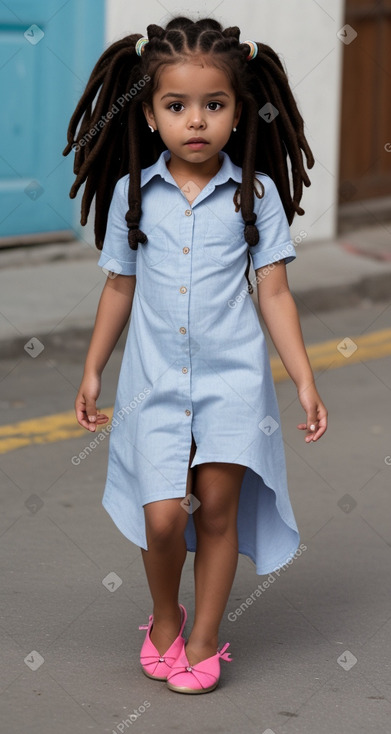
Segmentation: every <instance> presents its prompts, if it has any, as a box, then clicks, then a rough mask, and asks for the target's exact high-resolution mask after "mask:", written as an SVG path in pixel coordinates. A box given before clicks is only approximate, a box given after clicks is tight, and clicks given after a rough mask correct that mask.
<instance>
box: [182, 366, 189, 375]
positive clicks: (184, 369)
mask: <svg viewBox="0 0 391 734" xmlns="http://www.w3.org/2000/svg"><path fill="white" fill-rule="evenodd" d="M182 372H183V374H184V375H185V374H186V372H188V369H187V367H182Z"/></svg>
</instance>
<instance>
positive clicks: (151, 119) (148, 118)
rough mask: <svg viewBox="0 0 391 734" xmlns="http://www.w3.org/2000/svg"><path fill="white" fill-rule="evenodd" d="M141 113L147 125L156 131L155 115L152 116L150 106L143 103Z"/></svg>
mask: <svg viewBox="0 0 391 734" xmlns="http://www.w3.org/2000/svg"><path fill="white" fill-rule="evenodd" d="M143 112H144V115H145V119H146V121H147V123H148V125H152V127H153V128H154V130H157V125H156V121H155V115H154V114H153V110H152V107H151V105H149V104H148V103H147V102H143Z"/></svg>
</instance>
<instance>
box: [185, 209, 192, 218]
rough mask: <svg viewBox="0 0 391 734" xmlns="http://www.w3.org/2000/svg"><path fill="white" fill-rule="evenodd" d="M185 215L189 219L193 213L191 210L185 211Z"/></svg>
mask: <svg viewBox="0 0 391 734" xmlns="http://www.w3.org/2000/svg"><path fill="white" fill-rule="evenodd" d="M185 214H186V216H187V217H191V215H192V214H193V212H192V211H191V209H186V210H185Z"/></svg>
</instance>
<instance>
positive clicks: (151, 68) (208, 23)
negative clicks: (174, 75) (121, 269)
mask: <svg viewBox="0 0 391 734" xmlns="http://www.w3.org/2000/svg"><path fill="white" fill-rule="evenodd" d="M147 33H148V40H149V42H148V43H147V44H146V45H145V46H144V48H143V53H142V55H141V57H140V56H138V55H137V53H136V49H135V45H136V42H137V41H138V40H139V38H141V37H142V35H141V34H139V33H136V34H132V35H129V36H126V37H125V38H123V39H122V40H120V41H117V42H116V43H113V44H112V45H111V46H109V48H107V49H106V51H105V52H104V53H103V54H102V55H101V57H100V58H99V60H98V62H97V63H96V65H95V67H94V68H93V70H92V73H91V76H90V78H89V81H88V83H87V86H86V88H85V91H84V93H83V95H82V97H81V99H80V101H79V103H78V105H77V107H76V109H75V111H74V113H73V115H72V118H71V120H70V123H69V127H68V133H67V139H68V145H67V146H66V148H65V149H64V151H63V155H68V153H70V151H71V150H72V148H74V149H75V151H76V154H75V159H74V168H73V170H74V173H75V174H76V179H75V182H74V184H73V186H72V188H71V190H70V194H69V195H70V197H71V198H74V197H75V196H76V194H77V192H78V190H79V188H80V186H81V185H82V184H83V183H84V182H86V184H85V188H84V193H83V197H82V203H81V219H80V223H81V224H82V225H85V224H86V223H87V219H88V215H89V212H90V206H91V203H92V200H93V198H94V196H95V197H96V213H95V226H94V233H95V245H96V247H97V248H98V250H101V249H102V247H103V241H104V236H105V232H106V225H107V216H108V210H109V206H110V202H111V198H112V195H113V192H114V187H115V184H116V182H117V181H118V179H119V178H121V177H122V176H124V175H125V174H129V194H128V204H129V210H128V212H127V214H126V222H127V226H128V230H129V231H128V241H129V246H130V247H131V249H133V250H136V249H137V247H138V243H139V242H141V243H142V244H145V243H146V242H147V237H146V235H145V234H144V232H142V231H141V230H140V228H139V223H140V218H141V213H142V209H141V189H140V181H141V168H146V167H148V166H150V165H152V164H153V163H155V162H156V161H157V159H158V157H159V156H160V154H161V152H162V151H163V150H165V148H166V146H165V145H164V143H163V141H162V139H161V138H160V136H159V134H158V132H156V133H155V134H154V135H153V136H151V134H150V132H149V130H148V127H147V124H146V120H145V116H144V112H143V107H142V103H143V102H146V103H147V104H149V105H151V106H152V98H153V94H154V92H155V90H156V89H157V87H158V84H159V76H160V74H161V72H162V70H163V69H164V67H165V66H166V65H167V64H178V63H184V62H186V61H188V60H189V59H191V58H194V56H201V55H202V57H203V58H204V59H205V61H206V63H210V64H211V65H214V66H216V67H217V68H220V69H222V70H223V71H225V73H226V74H227V76H228V78H229V80H230V82H231V85H232V88H233V90H234V92H235V95H236V101H237V102H239V101H242V103H243V107H242V114H241V119H240V121H239V124H238V128H237V133H235V134H234V135H231V137H230V139H229V141H228V142H227V144H226V145H225V147H224V151H225V152H226V153H227V154H228V155H229V157H230V158H231V160H232V162H233V163H234V164H235V165H238V166H240V167H241V168H242V184H241V186H240V187H239V188H238V190H237V191H236V194H235V197H234V202H235V205H237V204H238V202H240V208H241V213H242V218H243V221H244V237H245V240H246V242H247V244H248V245H249V246H250V247H251V246H254V245H256V244H257V242H258V241H259V232H258V229H257V227H256V225H255V222H256V214H255V213H254V174H255V171H260V172H264V173H266V174H268V175H269V176H270V177H271V178H272V179H273V181H274V183H275V184H276V187H277V190H278V192H279V195H280V198H281V201H282V204H283V207H284V210H285V214H286V216H287V219H288V222H289V224H291V223H292V220H293V217H294V215H295V213H296V214H300V215H301V214H304V210H303V209H302V208H301V207H300V206H299V204H300V200H301V197H302V192H303V184H304V185H305V186H310V184H311V182H310V179H309V178H308V175H307V173H306V171H305V168H304V164H303V158H302V151H303V153H304V154H305V157H306V163H307V168H312V166H313V164H314V158H313V155H312V152H311V150H310V148H309V145H308V142H307V140H306V138H305V135H304V129H303V127H304V126H303V119H302V117H301V115H300V113H299V110H298V108H297V105H296V102H295V100H294V97H293V95H292V91H291V89H290V87H289V83H288V78H287V75H286V73H285V71H284V68H283V66H282V63H281V61H280V59H279V58H278V56H277V54H276V53H275V52H274V51H273V50H272V49H271V48H270V47H269V46H266V45H265V44H263V43H257V47H258V53H257V55H256V57H255V58H253V59H252V60H250V61H249V60H247V57H248V54H249V46H248V45H247V44H245V43H241V42H240V41H239V36H240V29H239V28H237V27H236V26H235V27H232V28H226V29H225V30H224V29H223V27H222V26H221V25H220V23H218V22H217V21H216V20H213V19H210V18H205V19H202V20H198V21H192V20H190V19H189V18H184V17H177V18H174V19H173V20H171V21H170V22H169V23H168V24H167V26H166V28H161V27H160V26H157V25H149V26H148V29H147ZM94 100H95V106H94V108H93V103H94ZM267 104H272V105H273V106H274V108H276V110H277V115H276V116H274V119H272V120H271V121H270V122H266V121H265V119H264V118H263V117H262V116H261V115H260V114H259V113H260V112H261V111H262V108H264V107H265V105H267ZM266 109H270V108H268V107H266ZM79 123H80V126H79V129H78V130H77V128H78V125H79ZM288 158H289V159H290V167H291V172H290V174H289V172H288V165H287V159H288ZM290 175H291V179H292V188H293V191H292V193H291V182H290ZM238 194H240V195H239V196H238ZM247 255H248V263H247V269H246V273H245V275H246V278H247V282H248V286H249V291H250V293H251V292H252V291H253V289H252V286H251V283H250V281H249V279H248V273H249V269H250V256H249V250H248V252H247Z"/></svg>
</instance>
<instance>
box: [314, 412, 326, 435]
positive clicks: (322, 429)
mask: <svg viewBox="0 0 391 734" xmlns="http://www.w3.org/2000/svg"><path fill="white" fill-rule="evenodd" d="M326 430H327V416H324V417H323V418H321V419H320V420H319V425H318V429H317V431H316V433H315V435H314V436H313V440H314V441H317V440H318V438H320V437H321V436H323V434H324V433H325V432H326Z"/></svg>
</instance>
